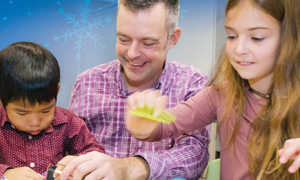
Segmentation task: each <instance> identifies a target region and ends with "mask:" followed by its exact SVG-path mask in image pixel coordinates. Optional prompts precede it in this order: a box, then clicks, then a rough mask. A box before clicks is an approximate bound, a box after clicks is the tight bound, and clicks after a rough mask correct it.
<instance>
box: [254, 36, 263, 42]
mask: <svg viewBox="0 0 300 180" xmlns="http://www.w3.org/2000/svg"><path fill="white" fill-rule="evenodd" d="M252 39H253V40H254V41H262V40H264V38H256V37H253V38H252Z"/></svg>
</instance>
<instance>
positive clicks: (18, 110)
mask: <svg viewBox="0 0 300 180" xmlns="http://www.w3.org/2000/svg"><path fill="white" fill-rule="evenodd" d="M59 81H60V70H59V66H58V62H57V60H56V58H55V57H54V56H53V55H52V54H51V52H49V51H48V50H47V49H45V48H44V47H42V46H40V45H38V44H35V43H32V42H17V43H14V44H11V45H10V46H8V47H6V48H5V49H3V50H2V51H0V100H1V103H2V106H0V177H1V176H2V178H3V177H4V178H6V179H9V180H16V179H19V178H23V179H27V178H28V179H34V180H43V179H44V177H43V176H42V175H41V173H43V172H45V171H46V170H47V167H48V165H49V164H57V163H58V162H59V164H58V166H59V165H60V164H66V163H68V162H69V161H70V160H71V159H72V158H73V157H75V156H70V155H80V154H85V153H87V152H91V151H99V152H103V153H104V147H103V146H101V145H99V144H98V142H97V141H96V140H95V139H94V137H93V136H92V135H91V134H90V132H89V130H88V128H87V127H86V125H85V123H84V122H83V121H82V120H81V119H80V118H79V117H77V116H75V115H74V114H73V113H71V112H70V111H68V110H66V109H63V108H60V107H56V98H57V94H58V92H59V88H60V83H59ZM67 155H68V156H67ZM61 168H63V167H61Z"/></svg>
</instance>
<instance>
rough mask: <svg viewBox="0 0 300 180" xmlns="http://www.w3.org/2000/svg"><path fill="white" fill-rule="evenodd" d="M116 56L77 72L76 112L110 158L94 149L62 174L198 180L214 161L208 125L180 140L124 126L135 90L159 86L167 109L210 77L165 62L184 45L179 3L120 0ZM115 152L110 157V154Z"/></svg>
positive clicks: (73, 101)
mask: <svg viewBox="0 0 300 180" xmlns="http://www.w3.org/2000/svg"><path fill="white" fill-rule="evenodd" d="M118 3H119V6H118V15H117V44H116V53H117V57H118V60H115V61H112V62H109V63H107V64H103V65H99V66H97V67H95V68H92V69H89V70H87V71H85V72H83V73H82V74H81V75H79V76H78V78H77V82H76V84H75V86H74V88H73V90H72V95H71V101H70V110H71V111H73V112H74V113H75V114H76V115H78V116H80V117H81V118H83V119H84V120H85V121H86V123H87V126H88V127H89V129H90V131H91V132H92V134H93V135H94V136H95V138H96V139H97V140H98V142H99V143H100V144H101V145H104V146H105V151H106V153H107V154H108V155H109V156H108V155H103V154H100V153H97V152H93V153H89V154H87V155H83V156H80V157H78V158H75V159H74V160H72V161H71V162H70V163H69V164H68V166H67V167H66V168H65V169H64V171H63V174H62V179H66V178H67V177H68V176H69V175H70V173H71V172H74V174H73V178H74V179H81V178H82V177H83V176H84V175H86V174H88V175H87V176H86V179H87V178H90V179H97V180H98V179H109V180H111V179H117V180H121V179H131V180H134V179H148V178H149V179H155V180H157V179H168V180H169V179H172V178H174V177H182V178H185V179H193V180H194V179H199V178H200V177H201V174H202V173H203V171H204V169H205V167H206V165H207V162H208V159H209V154H208V149H207V147H208V144H209V135H208V131H207V130H206V129H205V128H202V129H199V130H197V131H195V132H194V133H191V134H186V135H183V136H181V137H179V138H177V139H170V138H169V139H165V140H163V141H161V142H152V143H150V142H142V141H138V140H137V139H135V138H133V137H132V136H131V135H130V133H129V132H128V131H127V130H126V128H125V122H124V116H125V109H126V108H125V106H126V98H127V97H128V96H129V95H131V94H132V93H134V92H137V91H143V90H146V89H151V90H156V89H160V91H161V93H162V95H167V96H169V98H170V101H169V105H168V107H173V106H175V105H176V104H177V103H179V102H180V101H184V100H187V99H188V98H189V97H191V96H193V95H194V94H196V93H197V92H198V91H200V90H201V89H202V88H204V87H205V86H206V84H207V82H208V78H207V76H206V75H205V74H203V73H201V72H200V71H199V70H197V69H195V68H193V67H191V66H187V65H184V64H182V63H178V62H169V61H166V57H167V53H168V50H169V49H171V48H173V47H174V46H175V44H176V43H177V42H178V40H179V38H180V35H181V29H180V28H179V27H177V22H178V14H179V2H178V0H119V2H118ZM110 156H111V157H110Z"/></svg>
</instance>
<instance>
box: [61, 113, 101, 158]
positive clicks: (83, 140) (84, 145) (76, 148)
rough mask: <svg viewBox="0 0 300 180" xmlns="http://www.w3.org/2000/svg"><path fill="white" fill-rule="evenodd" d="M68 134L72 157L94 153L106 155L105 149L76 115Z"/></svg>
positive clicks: (69, 149) (68, 148)
mask: <svg viewBox="0 0 300 180" xmlns="http://www.w3.org/2000/svg"><path fill="white" fill-rule="evenodd" d="M67 134H68V138H67V140H66V141H67V142H66V144H67V151H68V153H69V154H70V155H82V154H86V153H88V152H92V151H98V152H101V153H105V150H104V147H103V146H101V145H100V144H99V143H98V142H97V141H96V139H95V138H94V136H93V135H92V134H91V133H90V131H89V129H88V128H87V126H86V125H85V123H84V121H83V120H82V119H80V118H79V117H77V116H75V115H74V116H73V120H72V122H71V123H70V127H69V132H67Z"/></svg>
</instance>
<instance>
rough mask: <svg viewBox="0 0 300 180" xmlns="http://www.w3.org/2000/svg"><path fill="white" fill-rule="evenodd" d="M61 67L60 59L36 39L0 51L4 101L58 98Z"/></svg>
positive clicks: (0, 90)
mask: <svg viewBox="0 0 300 180" xmlns="http://www.w3.org/2000/svg"><path fill="white" fill-rule="evenodd" d="M59 82H60V69H59V65H58V62H57V60H56V58H55V57H54V56H53V54H52V53H51V52H50V51H48V50H47V49H46V48H44V47H43V46H40V45H38V44H36V43H33V42H16V43H13V44H11V45H9V46H8V47H6V48H4V49H3V50H2V51H0V100H1V102H2V104H3V107H4V108H5V107H6V106H7V104H8V103H9V102H13V101H21V102H23V103H24V105H25V103H26V102H28V103H29V104H30V105H31V106H34V105H35V104H36V103H37V102H38V103H39V104H41V103H43V102H50V101H51V100H52V99H53V98H55V100H56V98H57V93H58V83H59Z"/></svg>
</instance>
